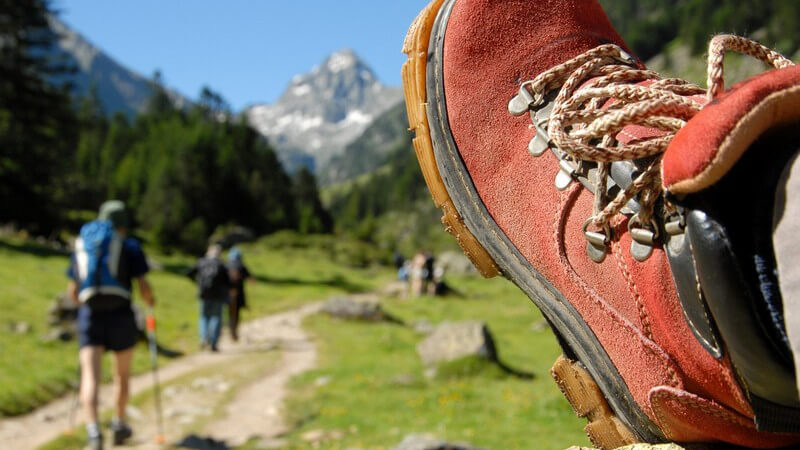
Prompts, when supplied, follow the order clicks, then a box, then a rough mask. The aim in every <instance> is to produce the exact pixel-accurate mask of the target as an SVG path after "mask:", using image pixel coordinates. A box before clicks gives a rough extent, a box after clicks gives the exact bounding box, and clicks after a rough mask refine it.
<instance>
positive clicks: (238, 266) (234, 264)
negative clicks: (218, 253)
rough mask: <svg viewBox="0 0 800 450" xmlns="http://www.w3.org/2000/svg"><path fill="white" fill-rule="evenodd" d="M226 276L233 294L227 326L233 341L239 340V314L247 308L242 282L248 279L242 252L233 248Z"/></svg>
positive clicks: (229, 253) (229, 305) (248, 272)
mask: <svg viewBox="0 0 800 450" xmlns="http://www.w3.org/2000/svg"><path fill="white" fill-rule="evenodd" d="M228 275H229V276H230V279H231V283H232V284H233V294H232V297H231V301H230V303H229V304H228V326H229V327H230V330H231V337H232V338H233V340H234V341H238V340H239V313H240V312H241V310H242V309H243V308H246V307H247V302H246V301H245V295H244V282H245V281H246V280H248V279H250V271H249V270H247V266H245V265H244V261H243V260H242V252H241V251H240V250H239V249H238V248H236V247H233V248H231V249H230V250H229V251H228Z"/></svg>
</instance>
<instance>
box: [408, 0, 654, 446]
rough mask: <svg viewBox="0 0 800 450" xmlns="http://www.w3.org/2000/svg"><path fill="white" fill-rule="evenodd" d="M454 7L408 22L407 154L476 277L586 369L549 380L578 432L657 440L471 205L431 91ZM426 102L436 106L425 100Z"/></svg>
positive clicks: (434, 6)
mask: <svg viewBox="0 0 800 450" xmlns="http://www.w3.org/2000/svg"><path fill="white" fill-rule="evenodd" d="M454 1H455V0H446V1H445V0H433V1H432V2H431V3H430V4H429V5H428V6H427V7H426V8H425V9H423V10H422V12H420V14H419V15H418V16H417V18H416V19H415V20H414V22H413V23H412V25H411V27H410V28H409V30H408V34H407V35H406V39H405V41H404V44H403V52H404V53H406V54H407V55H408V61H406V63H405V64H404V65H403V72H402V76H403V89H404V92H405V98H406V108H407V111H408V120H409V124H410V128H411V130H412V131H414V133H415V137H414V140H413V144H414V149H415V152H416V156H417V160H418V161H419V165H420V168H421V170H422V174H423V176H424V178H425V182H426V184H427V186H428V190H429V191H430V192H431V195H432V197H433V201H434V203H435V204H436V206H437V207H439V208H441V209H442V213H443V215H442V224H443V225H444V228H445V230H446V231H447V232H449V233H450V234H452V235H453V236H454V237H455V238H456V240H457V241H458V243H459V245H460V246H461V248H462V249H463V251H464V253H465V254H466V255H467V257H469V259H470V260H471V261H472V263H473V264H474V265H475V267H476V268H477V269H478V271H479V272H480V273H481V274H482V275H483V276H484V277H487V278H488V277H493V276H496V275H499V274H500V273H502V274H503V275H505V276H506V278H508V279H509V280H511V281H512V282H513V283H514V284H516V285H517V286H518V287H519V288H520V289H522V290H523V291H524V292H525V293H526V294H527V295H528V297H530V299H531V300H532V301H533V303H534V304H535V305H536V306H537V307H538V308H539V309H540V310H541V311H542V313H543V314H544V315H545V317H547V319H548V320H549V321H550V322H551V323H552V324H553V325H554V328H555V329H556V330H557V335H558V336H559V337H560V338H561V339H562V340H563V341H565V343H566V345H567V347H568V348H569V350H571V351H572V353H574V354H575V355H576V356H577V359H579V360H580V361H583V362H585V363H586V365H585V366H584V365H582V364H581V363H578V362H575V361H571V360H568V359H566V358H563V357H562V358H559V359H558V360H557V361H556V363H555V365H554V366H553V369H552V370H551V374H552V375H553V377H554V378H555V380H556V383H557V384H558V385H559V388H561V390H562V392H563V393H564V395H565V396H566V398H567V400H568V401H569V402H570V404H571V405H572V407H573V409H574V410H575V412H576V413H577V414H578V416H580V417H585V418H587V419H588V420H589V424H588V425H587V426H586V428H585V431H586V433H587V435H588V436H589V438H590V439H591V440H592V442H593V443H594V444H595V445H596V446H598V447H600V448H616V447H621V446H624V445H628V444H632V443H635V442H651V443H652V442H664V441H665V438H664V437H663V435H662V433H661V432H660V430H659V429H658V427H656V426H655V424H653V423H652V421H650V419H649V418H648V417H647V416H646V415H645V414H644V412H643V411H642V410H641V409H640V408H639V406H638V405H637V404H636V403H635V401H634V400H633V396H632V395H631V394H630V391H629V390H628V388H627V386H626V385H625V383H624V381H623V380H622V377H621V376H620V375H619V373H618V372H617V370H616V368H615V366H614V365H613V363H612V362H611V359H610V358H609V357H608V354H607V353H606V352H605V350H604V349H603V347H602V345H601V344H600V342H599V341H598V340H597V337H596V336H595V335H594V333H593V332H592V331H591V329H590V328H589V327H588V325H587V324H586V323H585V322H584V321H583V319H582V318H581V316H580V314H579V313H578V312H577V311H576V310H575V309H574V307H573V306H572V305H571V304H570V303H569V302H568V301H567V300H566V299H565V298H564V296H563V295H562V294H561V293H560V292H558V290H556V289H555V288H554V287H553V286H552V285H550V283H549V282H548V281H547V280H546V279H545V278H544V277H543V276H542V275H541V274H539V273H538V272H537V271H535V270H534V269H533V268H532V267H531V266H530V264H529V263H528V262H527V261H526V260H525V258H524V257H523V256H522V255H521V254H520V253H519V251H518V250H517V249H516V247H514V246H513V244H512V243H511V242H510V241H509V240H508V238H507V237H506V236H505V235H504V234H503V233H502V231H501V230H500V228H499V227H498V225H497V224H496V223H495V222H494V220H493V219H492V218H491V216H490V215H489V213H488V211H487V210H486V208H485V206H484V205H483V204H482V203H481V202H480V200H479V196H478V194H477V191H476V189H475V187H474V185H473V184H472V181H471V179H470V178H469V175H468V173H467V171H466V168H465V167H464V163H463V161H462V160H461V157H460V155H459V153H458V150H457V149H456V146H455V143H454V142H453V140H452V134H450V133H449V124H448V121H447V112H446V111H445V110H444V109H442V108H441V105H443V104H444V92H443V87H441V86H439V85H438V84H439V83H438V80H441V61H440V58H441V54H442V49H441V47H442V43H443V36H444V33H443V31H444V29H445V28H446V23H447V20H448V18H449V13H450V10H451V9H452V6H453V3H454ZM429 96H431V97H435V98H436V100H435V101H433V102H429V101H428V98H429ZM437 107H439V108H438V109H437ZM431 125H432V126H431ZM606 400H608V401H606ZM609 404H610V405H609ZM615 411H616V413H615Z"/></svg>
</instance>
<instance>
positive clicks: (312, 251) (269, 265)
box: [0, 234, 588, 449]
mask: <svg viewBox="0 0 800 450" xmlns="http://www.w3.org/2000/svg"><path fill="white" fill-rule="evenodd" d="M242 248H243V252H244V254H245V257H246V262H247V263H248V265H249V266H250V267H251V269H252V272H253V274H254V280H253V282H252V283H251V284H249V286H248V289H249V293H248V296H249V299H250V309H249V310H248V311H247V312H246V313H245V320H246V319H247V318H254V317H259V316H263V315H267V314H270V313H274V312H278V311H284V310H288V309H291V308H294V307H296V306H298V305H301V304H305V303H308V302H312V301H320V300H325V299H327V298H329V297H331V296H335V295H348V294H354V293H361V292H377V291H380V290H381V289H382V288H383V287H384V286H385V285H386V284H387V283H389V282H390V281H391V280H392V279H393V278H394V273H393V270H392V269H391V268H388V267H386V266H382V265H380V264H376V263H374V261H376V259H375V257H374V255H372V256H370V255H368V254H367V255H366V256H365V252H367V253H368V252H369V249H368V247H366V246H364V245H363V244H358V243H348V242H346V241H344V240H341V239H334V238H330V237H324V236H322V237H320V236H316V237H315V236H312V237H306V238H298V237H297V236H296V235H293V234H277V235H273V236H271V237H268V238H265V239H262V240H260V241H258V242H256V243H253V244H247V245H244V246H242ZM151 257H152V259H153V260H154V261H155V262H157V264H154V267H156V269H155V270H153V271H152V273H151V274H150V279H151V281H152V284H153V285H154V288H155V291H156V294H157V298H158V306H157V308H156V314H157V316H158V327H159V340H160V341H161V343H162V345H164V346H165V347H168V348H170V349H173V350H178V351H181V352H184V353H185V354H189V353H192V352H196V351H198V349H197V338H196V323H195V322H196V317H197V311H196V308H197V303H196V300H195V292H194V285H193V283H192V281H191V280H189V279H188V278H186V277H185V276H184V275H182V273H183V271H184V270H185V269H187V268H188V267H189V266H190V265H191V264H192V263H193V260H194V258H193V257H190V256H186V255H179V254H172V255H167V254H158V253H155V252H152V253H151ZM379 259H380V258H378V259H377V260H379ZM370 260H372V261H373V262H370ZM66 266H67V256H66V255H64V254H62V253H59V252H56V251H53V250H50V249H48V248H47V247H44V246H41V245H37V244H34V243H32V242H30V241H26V240H24V239H21V238H13V237H3V238H2V239H0V283H2V285H3V286H4V289H3V294H2V296H1V297H0V307H2V308H3V310H4V313H3V323H4V324H5V323H14V322H19V321H25V322H27V323H29V324H31V328H32V329H31V330H30V331H29V332H28V333H24V334H16V333H14V332H12V330H11V327H9V326H3V327H2V328H0V412H1V413H2V415H5V416H10V415H15V414H21V413H25V412H28V411H31V410H33V409H34V408H36V407H37V406H39V405H42V404H44V403H46V402H48V401H50V400H52V399H54V398H57V397H59V396H62V395H64V394H66V393H68V392H70V391H71V390H72V389H73V386H74V383H75V382H76V378H77V377H76V362H77V361H76V353H77V352H76V350H77V345H76V343H75V342H74V341H73V342H60V341H55V342H44V341H43V339H42V336H43V335H44V334H45V333H46V331H47V328H46V320H47V316H46V310H47V307H48V306H49V304H50V302H51V300H52V298H53V297H54V296H55V295H57V294H58V293H59V292H61V291H62V290H63V289H64V285H65V276H64V270H65V268H66ZM447 282H448V283H449V284H450V285H451V286H452V287H454V288H455V290H456V291H457V294H456V295H451V296H447V297H420V298H414V299H410V298H382V300H381V301H382V305H383V307H384V309H386V310H387V311H388V312H389V313H390V314H392V315H394V316H396V317H397V318H399V319H400V320H401V321H402V322H403V323H404V324H405V325H400V324H395V323H361V322H349V321H342V320H339V319H334V318H331V317H328V316H325V315H322V314H317V315H313V316H310V317H309V318H308V319H306V322H305V323H304V326H305V328H306V330H308V331H309V332H310V333H311V334H312V336H313V337H314V341H315V343H316V345H317V349H318V355H319V356H318V361H317V367H316V368H315V369H314V370H311V371H309V372H306V373H304V374H302V375H300V376H299V377H296V378H295V379H294V380H293V381H292V382H291V384H290V395H289V399H288V402H287V404H286V405H285V408H284V410H283V412H282V413H283V414H284V417H286V419H287V421H288V422H289V424H290V425H291V427H292V431H291V432H290V433H289V434H288V435H287V436H285V439H286V442H287V446H288V447H289V448H307V447H310V446H312V443H311V442H309V441H308V439H307V436H308V433H309V432H315V433H317V434H320V433H321V434H322V435H323V436H334V438H330V439H326V438H323V439H321V440H317V441H315V442H314V443H313V446H314V447H315V448H330V449H339V448H370V449H390V448H392V447H394V446H395V445H397V444H398V443H399V442H400V441H401V440H402V439H403V437H404V436H406V435H407V434H412V433H429V434H433V435H435V436H437V437H439V438H443V439H448V440H451V441H463V442H469V443H471V444H473V445H476V446H479V447H482V448H489V449H491V448H494V449H527V448H536V449H560V448H562V449H563V448H566V447H569V446H571V445H588V441H587V439H586V438H585V436H584V434H583V432H582V428H583V425H584V422H583V420H581V419H578V418H577V417H575V415H574V413H573V412H572V410H571V409H570V407H569V405H568V404H567V402H566V401H565V400H564V399H563V397H562V396H561V394H560V392H559V391H558V389H557V388H556V386H555V383H553V381H552V380H551V378H550V376H549V373H548V371H549V368H550V366H551V364H552V363H553V361H554V360H555V358H556V357H557V356H558V354H559V353H560V350H559V348H558V345H557V343H556V341H555V338H554V337H553V335H552V334H551V333H550V331H549V329H548V328H547V327H546V326H545V325H544V321H543V319H542V317H541V315H540V314H539V313H538V311H536V310H535V308H534V307H533V306H532V305H531V303H530V301H529V300H528V299H527V298H526V297H525V296H524V295H523V294H522V293H521V292H520V291H519V290H517V289H516V287H514V286H513V285H512V284H511V283H509V282H507V281H506V280H503V279H493V280H483V279H480V278H478V277H477V276H470V275H461V276H450V277H448V278H447ZM473 319H478V320H482V321H485V322H486V323H487V324H488V326H489V329H490V330H491V332H492V333H493V335H494V338H495V341H496V344H497V348H498V352H499V356H500V359H501V360H502V361H503V362H504V363H506V364H507V365H509V366H511V367H512V368H514V369H516V370H518V371H520V372H527V373H532V374H533V375H534V377H533V378H532V379H527V378H520V377H517V376H515V375H513V374H509V373H508V372H506V371H503V370H501V369H500V368H499V367H498V366H496V365H494V364H491V363H488V362H486V361H485V360H481V359H476V358H467V359H465V360H462V361H459V362H456V363H454V364H449V365H445V366H441V367H439V368H438V370H436V371H435V373H434V371H432V370H430V368H428V367H425V366H424V365H423V364H422V363H421V361H420V359H419V356H418V355H417V353H416V346H417V344H418V343H419V342H420V341H421V340H422V339H424V335H422V334H420V333H418V332H417V331H415V329H414V327H413V325H414V324H415V323H418V322H420V321H425V322H429V323H431V324H434V325H435V324H437V323H440V322H443V321H458V320H473ZM223 350H224V349H223ZM274 357H275V356H274V355H271V356H269V358H274ZM161 363H162V364H169V360H166V359H163V360H162V361H161ZM265 364H266V362H265ZM134 365H135V370H136V371H137V372H143V371H146V370H148V369H149V360H148V354H147V351H146V348H145V347H144V345H140V348H139V350H138V351H137V352H136V356H135V364H134ZM106 373H108V371H107V370H106ZM147 398H148V397H147V394H146V393H145V394H143V395H140V396H138V398H136V399H134V404H141V403H142V402H145V403H146V402H147ZM224 401H225V399H224V398H223V399H221V400H220V402H223V403H224ZM217 407H219V405H217ZM201 425H202V424H197V429H198V430H200V429H201V428H202V427H201ZM75 439H76V438H74V437H73V438H68V439H66V440H65V439H64V438H61V439H59V440H56V441H54V442H52V443H51V444H50V445H48V446H47V448H72V447H73V445H75V446H77V447H79V446H80V444H81V442H83V441H82V439H78V440H77V441H76V440H75ZM244 448H258V442H250V443H248V444H245V446H244Z"/></svg>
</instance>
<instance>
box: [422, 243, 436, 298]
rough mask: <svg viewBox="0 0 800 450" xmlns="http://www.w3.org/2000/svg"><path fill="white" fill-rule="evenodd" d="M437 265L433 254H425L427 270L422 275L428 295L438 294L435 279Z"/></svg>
mask: <svg viewBox="0 0 800 450" xmlns="http://www.w3.org/2000/svg"><path fill="white" fill-rule="evenodd" d="M435 264H436V258H435V257H434V256H433V253H430V252H425V269H424V270H423V271H422V274H423V279H424V280H425V288H426V292H427V293H428V295H435V293H436V279H435V277H434V265H435Z"/></svg>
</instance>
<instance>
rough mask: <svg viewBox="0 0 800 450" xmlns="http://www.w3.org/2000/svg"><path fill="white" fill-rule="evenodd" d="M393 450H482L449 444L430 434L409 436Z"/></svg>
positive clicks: (460, 444) (465, 445)
mask: <svg viewBox="0 0 800 450" xmlns="http://www.w3.org/2000/svg"><path fill="white" fill-rule="evenodd" d="M393 450H480V449H479V448H478V447H474V446H472V445H471V444H466V443H463V442H447V441H443V440H441V439H438V438H436V437H434V436H432V435H429V434H409V435H407V436H406V437H405V438H403V440H402V441H401V442H400V444H398V445H397V446H396V447H394V449H393Z"/></svg>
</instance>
